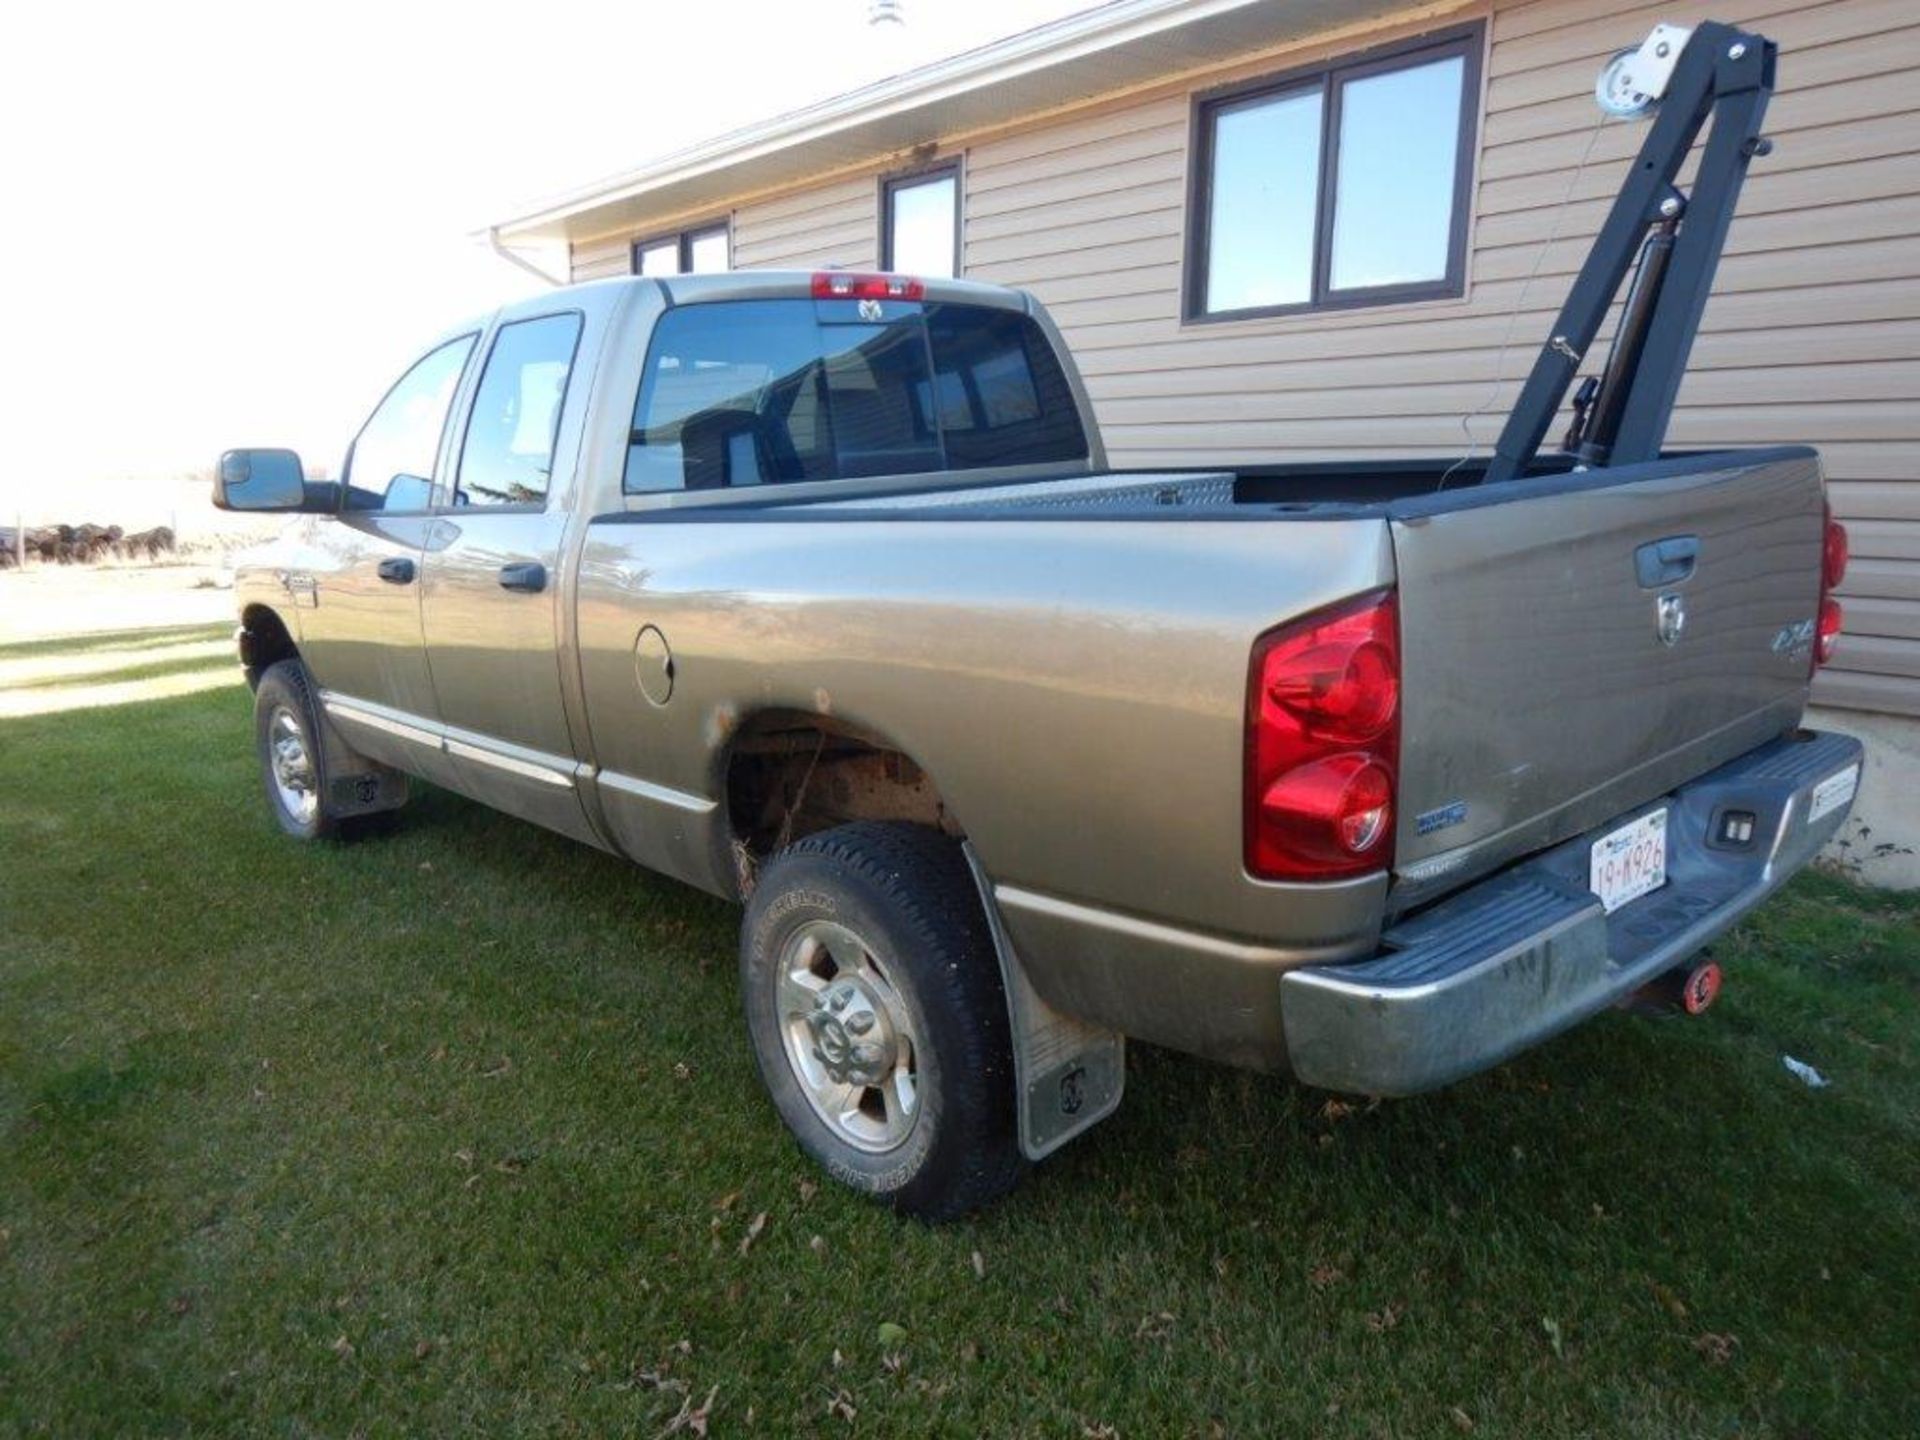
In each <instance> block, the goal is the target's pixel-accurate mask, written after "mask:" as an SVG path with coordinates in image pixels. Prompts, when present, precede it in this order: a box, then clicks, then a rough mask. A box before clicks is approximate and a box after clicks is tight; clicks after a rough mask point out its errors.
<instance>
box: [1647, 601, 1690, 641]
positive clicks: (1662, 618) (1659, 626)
mask: <svg viewBox="0 0 1920 1440" xmlns="http://www.w3.org/2000/svg"><path fill="white" fill-rule="evenodd" d="M1654 615H1655V619H1654V633H1655V634H1656V635H1658V636H1659V637H1660V643H1661V644H1662V645H1678V644H1679V643H1680V632H1681V631H1682V630H1684V629H1686V628H1687V602H1686V599H1685V597H1684V596H1681V595H1676V594H1673V593H1671V592H1669V593H1668V594H1665V595H1662V596H1661V597H1660V598H1659V600H1658V601H1656V602H1655V604H1654Z"/></svg>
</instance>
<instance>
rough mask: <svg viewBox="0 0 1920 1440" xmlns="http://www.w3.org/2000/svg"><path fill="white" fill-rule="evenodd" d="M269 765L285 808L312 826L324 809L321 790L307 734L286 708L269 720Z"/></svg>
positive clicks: (280, 708)
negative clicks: (309, 749)
mask: <svg viewBox="0 0 1920 1440" xmlns="http://www.w3.org/2000/svg"><path fill="white" fill-rule="evenodd" d="M267 762H268V772H269V774H270V776H271V778H272V780H273V789H274V793H275V794H276V795H277V796H279V799H280V804H281V807H282V808H283V809H285V810H286V812H287V814H289V815H291V816H292V817H293V818H294V819H295V820H297V821H298V822H299V823H300V824H302V825H308V824H311V823H312V821H313V817H314V815H315V814H316V813H317V812H318V811H319V809H320V789H319V785H318V782H317V780H316V777H315V775H314V773H313V757H312V755H311V753H310V752H309V751H308V749H307V735H306V732H305V731H304V730H302V729H301V728H300V721H299V719H298V718H297V717H296V716H295V715H294V713H293V711H292V710H290V709H288V708H287V707H286V706H285V705H281V706H279V707H277V708H276V709H275V710H274V712H273V715H272V716H271V718H269V720H268V721H267Z"/></svg>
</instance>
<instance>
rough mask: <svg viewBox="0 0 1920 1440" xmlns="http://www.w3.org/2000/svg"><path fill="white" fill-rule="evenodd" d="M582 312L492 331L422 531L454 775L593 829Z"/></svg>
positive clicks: (552, 820)
mask: <svg viewBox="0 0 1920 1440" xmlns="http://www.w3.org/2000/svg"><path fill="white" fill-rule="evenodd" d="M582 326H583V319H582V316H581V315H580V313H579V312H577V311H572V310H566V311H559V312H556V313H553V314H547V315H531V316H527V317H525V318H518V319H505V320H503V321H502V322H501V323H500V324H499V325H498V326H497V327H496V328H495V330H494V332H493V335H492V337H491V340H490V343H489V346H488V349H487V354H486V357H485V361H484V368H483V369H482V370H481V372H480V377H479V380H478V383H477V384H476V385H475V387H474V391H473V400H472V403H471V405H470V406H469V407H468V411H467V414H466V417H465V426H464V429H463V431H462V433H461V436H460V439H459V444H458V449H457V452H456V455H455V459H454V463H453V466H452V468H451V471H450V474H449V477H448V480H447V483H446V484H445V485H443V486H442V487H441V490H440V493H439V495H438V497H437V498H438V500H439V502H440V503H439V504H438V505H437V506H436V513H435V517H434V521H433V525H432V527H431V529H430V531H429V533H428V537H427V546H426V555H425V559H424V566H423V576H424V579H423V586H422V594H421V606H422V615H423V623H424V627H425V630H426V652H427V662H428V665H429V667H430V668H431V670H432V672H433V687H434V693H435V696H436V697H437V699H438V701H439V709H440V718H441V721H442V723H443V725H444V726H445V730H446V749H447V758H448V766H449V769H450V771H451V772H452V774H453V777H454V780H453V783H454V784H455V786H456V788H458V789H460V790H463V791H465V792H466V793H468V794H470V795H472V796H474V797H475V798H476V799H479V800H482V801H484V802H485V803H487V804H489V805H493V806H495V807H497V808H499V809H502V810H507V811H510V812H512V813H514V814H517V815H521V816H524V817H526V818H527V819H530V820H534V821H537V822H538V823H540V824H543V825H546V826H549V827H550V828H552V829H555V830H559V831H562V832H564V833H566V834H570V835H575V836H578V837H579V838H582V839H592V838H593V837H592V832H591V830H590V828H589V826H588V824H587V821H586V818H585V815H584V813H583V812H582V810H581V808H580V801H579V796H578V792H577V789H576V785H575V768H576V758H577V756H578V755H579V754H580V753H581V751H580V749H579V747H578V746H576V744H575V740H574V737H573V735H572V734H571V732H570V730H569V726H568V720H567V714H566V707H565V704H564V701H563V696H562V670H561V655H562V653H563V640H564V635H563V620H564V616H563V614H562V610H561V604H562V600H563V586H562V583H561V581H562V575H561V570H562V564H563V558H564V556H565V553H566V545H565V539H566V531H567V522H568V514H569V512H568V509H567V506H566V504H565V500H566V498H567V497H566V493H565V492H566V490H567V482H568V481H569V480H570V478H571V476H572V472H573V468H574V461H575V458H576V457H577V453H578V449H579V440H580V430H581V415H580V412H581V410H582V409H583V407H584V402H585V392H586V390H587V380H586V377H584V376H582V377H579V378H578V379H576V377H575V375H574V370H575V362H576V355H577V352H578V350H579V348H580V335H581V330H582Z"/></svg>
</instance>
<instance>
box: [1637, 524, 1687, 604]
mask: <svg viewBox="0 0 1920 1440" xmlns="http://www.w3.org/2000/svg"><path fill="white" fill-rule="evenodd" d="M1699 558H1700V537H1699V536H1698V535H1669V536H1668V537H1667V538H1666V539H1664V540H1649V541H1648V542H1647V543H1646V544H1645V545H1642V546H1641V547H1640V548H1639V549H1638V550H1636V551H1634V552H1633V573H1634V574H1635V575H1636V576H1637V577H1638V578H1639V581H1640V588H1641V589H1642V590H1658V589H1659V588H1660V587H1661V586H1662V585H1677V584H1679V583H1680V582H1681V581H1682V580H1684V579H1686V578H1687V577H1688V576H1689V575H1691V574H1693V562H1694V561H1696V560H1698V559H1699Z"/></svg>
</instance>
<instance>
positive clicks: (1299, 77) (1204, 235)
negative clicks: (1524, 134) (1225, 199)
mask: <svg viewBox="0 0 1920 1440" xmlns="http://www.w3.org/2000/svg"><path fill="white" fill-rule="evenodd" d="M1486 33H1487V25H1486V21H1484V20H1475V21H1472V22H1470V23H1468V24H1465V25H1455V26H1449V27H1448V28H1446V29H1443V30H1436V31H1433V32H1430V33H1428V34H1425V35H1419V36H1415V37H1413V38H1411V39H1407V40H1401V41H1395V42H1394V43H1392V44H1388V45H1379V46H1375V47H1373V48H1372V49H1368V50H1361V51H1356V52H1354V53H1352V54H1348V55H1339V56H1333V57H1330V58H1328V59H1326V60H1322V61H1319V62H1317V63H1316V64H1313V65H1306V66H1301V67H1298V68H1295V69H1292V70H1286V71H1282V72H1280V73H1278V74H1274V75H1262V76H1259V77H1258V78H1256V79H1252V80H1243V81H1238V82H1236V83H1234V84H1232V85H1226V86H1220V87H1217V88H1215V89H1212V90H1204V91H1200V92H1197V93H1196V94H1195V95H1194V96H1193V103H1192V110H1191V114H1190V117H1189V128H1188V145H1187V153H1188V154H1189V155H1191V156H1192V157H1193V163H1192V165H1191V166H1190V167H1189V169H1188V173H1187V238H1186V245H1185V255H1184V259H1183V264H1182V271H1183V275H1184V280H1183V283H1182V286H1181V319H1182V320H1183V321H1184V322H1185V323H1187V324H1195V325H1212V324H1218V323H1221V322H1223V321H1228V322H1230V321H1235V320H1254V319H1264V318H1268V317H1271V316H1284V315H1311V314H1316V313H1318V312H1321V311H1326V310H1353V309H1359V308H1361V307H1364V306H1370V305H1404V304H1409V303H1412V302H1414V301H1421V300H1457V299H1459V298H1460V297H1462V296H1463V295H1465V294H1466V290H1467V250H1468V245H1467V242H1468V239H1469V232H1470V230H1471V229H1472V221H1473V217H1472V215H1471V213H1470V212H1471V209H1472V205H1473V182H1474V177H1475V176H1476V175H1477V174H1478V171H1479V160H1480V156H1479V144H1478V142H1479V135H1480V102H1481V95H1480V90H1481V70H1482V67H1483V65H1484V62H1485V55H1486ZM1455 55H1457V56H1459V57H1460V59H1461V74H1460V116H1459V122H1458V123H1459V130H1458V132H1457V135H1456V140H1455V144H1456V146H1457V147H1458V148H1457V149H1456V151H1455V161H1454V177H1453V215H1452V222H1451V225H1450V226H1449V229H1448V236H1447V269H1446V273H1445V274H1444V275H1443V276H1441V277H1440V278H1439V279H1438V280H1416V281H1409V282H1404V283H1401V284H1397V285H1370V286H1365V287H1357V288H1351V289H1346V290H1334V289H1333V288H1332V286H1331V284H1330V279H1331V272H1332V268H1333V221H1334V213H1333V212H1334V199H1335V194H1336V190H1337V186H1338V183H1339V163H1338V162H1339V149H1340V105H1341V97H1342V94H1343V91H1344V87H1345V85H1346V84H1347V82H1349V81H1352V80H1360V79H1366V78H1368V77H1370V76H1374V75H1383V74H1390V73H1392V72H1393V71H1396V70H1405V69H1410V68H1413V67H1414V66H1418V65H1422V64H1427V63H1431V62H1432V61H1435V60H1444V59H1447V58H1450V57H1452V56H1455ZM1316 86H1317V87H1318V88H1319V90H1320V104H1321V110H1320V188H1319V194H1318V214H1317V215H1316V217H1315V221H1314V235H1313V276H1312V295H1311V297H1310V298H1309V299H1306V300H1301V301H1295V302H1291V303H1289V304H1285V305H1258V306H1248V307H1246V308H1243V309H1237V310H1209V309H1207V258H1208V257H1207V251H1208V246H1209V241H1210V239H1211V237H1210V235H1209V233H1208V231H1209V223H1208V222H1209V219H1210V216H1211V213H1212V209H1213V119H1214V117H1215V116H1216V115H1218V114H1220V113H1221V112H1223V111H1226V110H1231V109H1233V108H1234V107H1235V106H1237V105H1247V104H1252V103H1255V102H1258V101H1265V100H1272V99H1277V98H1279V97H1281V96H1283V95H1285V94H1287V93H1288V92H1289V91H1303V90H1310V89H1313V88H1314V87H1316Z"/></svg>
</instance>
